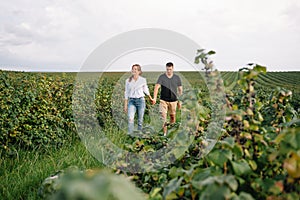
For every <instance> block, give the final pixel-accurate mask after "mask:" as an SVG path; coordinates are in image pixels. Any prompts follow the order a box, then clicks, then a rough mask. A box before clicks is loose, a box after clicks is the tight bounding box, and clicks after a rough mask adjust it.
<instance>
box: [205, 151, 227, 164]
mask: <svg viewBox="0 0 300 200" xmlns="http://www.w3.org/2000/svg"><path fill="white" fill-rule="evenodd" d="M207 158H208V159H209V160H210V161H212V162H213V163H214V164H216V165H218V166H221V167H222V166H223V165H224V163H225V162H227V160H228V159H229V160H231V159H232V152H231V151H230V150H227V149H218V150H214V151H211V152H210V153H209V154H208V155H207Z"/></svg>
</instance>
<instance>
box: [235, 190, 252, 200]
mask: <svg viewBox="0 0 300 200" xmlns="http://www.w3.org/2000/svg"><path fill="white" fill-rule="evenodd" d="M232 200H255V199H254V198H253V197H252V195H251V194H249V193H246V192H241V193H240V194H239V196H237V197H234V198H233V199H232Z"/></svg>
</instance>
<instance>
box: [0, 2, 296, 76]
mask: <svg viewBox="0 0 300 200" xmlns="http://www.w3.org/2000/svg"><path fill="white" fill-rule="evenodd" d="M0 6H1V8H2V10H3V12H1V13H0V22H1V23H0V58H2V59H1V61H0V62H1V63H0V68H1V66H9V65H11V66H16V65H19V66H20V69H21V70H22V69H23V68H22V67H25V66H28V65H31V66H32V68H34V69H40V70H46V71H47V70H58V67H56V66H64V67H65V68H62V69H60V70H66V69H68V70H69V69H72V68H73V69H74V70H77V69H78V68H79V67H80V65H81V64H82V63H83V62H84V59H86V58H87V57H88V55H89V53H91V51H92V50H93V49H95V48H96V47H97V46H98V45H99V44H101V43H102V42H104V41H106V40H107V39H110V38H111V37H112V36H115V35H117V34H120V33H122V32H126V31H130V30H134V29H138V28H151V27H153V28H163V29H169V30H173V31H177V32H179V33H182V34H184V35H186V36H187V37H189V38H191V39H192V40H194V41H196V42H197V43H199V44H200V45H201V46H203V47H204V48H207V49H213V50H216V51H217V54H216V55H215V56H214V59H215V63H216V64H217V65H219V66H220V69H221V70H229V69H231V70H236V69H237V68H238V67H239V66H241V65H245V64H247V62H249V61H251V62H259V63H261V64H265V65H267V66H270V68H269V69H271V70H272V69H273V70H280V69H281V68H280V67H282V66H284V68H286V66H289V67H290V69H291V70H299V69H296V67H297V66H300V59H299V58H298V57H299V56H297V55H296V54H297V52H299V45H298V44H299V43H300V38H299V36H298V35H299V27H300V14H299V8H300V3H299V1H298V0H285V1H282V0H265V1H260V0H252V1H238V0H226V1H223V0H219V1H201V0H189V1H181V0H164V1H159V0H152V1H146V0H130V1H122V0H112V1H104V0H101V1H99V0H89V1H86V0H75V1H71V0H47V1H33V0H26V1H22V0H12V1H2V2H0ZM272 67H273V68H272ZM2 68H3V67H2Z"/></svg>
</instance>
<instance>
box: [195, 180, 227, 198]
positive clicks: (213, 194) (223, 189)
mask: <svg viewBox="0 0 300 200" xmlns="http://www.w3.org/2000/svg"><path fill="white" fill-rule="evenodd" d="M229 196H230V189H229V188H228V187H227V186H224V185H222V186H220V185H217V184H213V185H211V186H209V187H206V188H205V190H204V191H203V192H201V196H200V198H199V200H207V199H216V200H217V199H228V198H229Z"/></svg>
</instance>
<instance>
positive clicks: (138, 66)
mask: <svg viewBox="0 0 300 200" xmlns="http://www.w3.org/2000/svg"><path fill="white" fill-rule="evenodd" d="M134 67H137V70H138V71H139V75H141V74H142V68H141V65H139V64H134V65H132V67H131V69H133V68H134ZM132 79H133V75H131V76H130V77H129V82H131V81H132Z"/></svg>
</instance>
